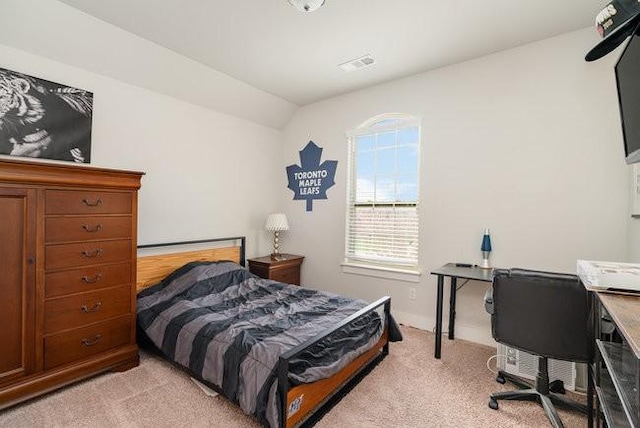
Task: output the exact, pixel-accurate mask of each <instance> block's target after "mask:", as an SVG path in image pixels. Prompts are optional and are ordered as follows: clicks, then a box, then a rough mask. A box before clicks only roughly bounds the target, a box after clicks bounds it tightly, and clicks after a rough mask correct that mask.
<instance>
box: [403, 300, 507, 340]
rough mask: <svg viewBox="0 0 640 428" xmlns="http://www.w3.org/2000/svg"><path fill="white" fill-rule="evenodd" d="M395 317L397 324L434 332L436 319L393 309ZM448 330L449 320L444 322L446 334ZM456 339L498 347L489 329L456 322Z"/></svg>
mask: <svg viewBox="0 0 640 428" xmlns="http://www.w3.org/2000/svg"><path fill="white" fill-rule="evenodd" d="M392 313H393V316H394V318H395V319H396V321H397V322H399V323H400V324H404V325H407V326H410V327H414V328H417V329H420V330H425V331H434V329H435V325H436V320H435V318H430V317H423V316H419V315H415V314H410V313H407V312H402V311H398V310H395V309H393V310H392ZM447 328H448V319H447V320H444V322H443V331H444V332H446V331H447ZM455 337H456V339H463V340H468V341H469V342H474V343H480V344H482V345H487V346H492V347H495V346H496V342H495V340H493V337H492V336H491V329H490V328H489V327H487V328H485V327H480V326H476V325H469V324H464V323H460V322H456V331H455Z"/></svg>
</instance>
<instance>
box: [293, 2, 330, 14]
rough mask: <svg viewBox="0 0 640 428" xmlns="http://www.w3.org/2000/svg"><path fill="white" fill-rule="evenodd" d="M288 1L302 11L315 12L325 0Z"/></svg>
mask: <svg viewBox="0 0 640 428" xmlns="http://www.w3.org/2000/svg"><path fill="white" fill-rule="evenodd" d="M288 2H289V4H290V5H291V6H293V7H295V8H296V9H298V10H299V11H300V12H315V11H316V10H318V9H320V6H322V5H323V4H324V0H288Z"/></svg>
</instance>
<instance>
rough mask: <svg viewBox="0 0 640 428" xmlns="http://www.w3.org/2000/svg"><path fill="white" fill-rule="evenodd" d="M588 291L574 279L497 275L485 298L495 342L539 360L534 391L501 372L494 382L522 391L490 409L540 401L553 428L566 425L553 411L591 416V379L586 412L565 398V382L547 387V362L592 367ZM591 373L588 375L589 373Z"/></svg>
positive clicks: (504, 395)
mask: <svg viewBox="0 0 640 428" xmlns="http://www.w3.org/2000/svg"><path fill="white" fill-rule="evenodd" d="M589 301H590V300H589V298H588V294H587V290H586V289H585V288H584V286H583V285H582V284H581V283H580V282H579V280H578V277H577V276H575V275H567V274H559V273H550V272H539V271H531V270H524V269H510V270H505V269H496V270H495V271H494V277H493V286H492V288H491V289H490V290H489V291H488V293H487V296H485V307H486V309H487V311H488V312H489V313H490V314H491V331H492V334H493V338H494V339H495V340H496V341H497V342H500V343H502V344H505V345H507V346H510V347H512V348H516V349H519V350H521V351H525V352H528V353H530V354H533V355H536V356H537V357H538V358H537V360H538V367H537V375H536V381H535V385H534V386H533V387H531V386H530V385H529V384H527V383H526V382H524V381H523V380H521V379H519V378H517V377H515V376H512V375H510V374H509V373H505V372H502V371H500V372H499V373H498V377H497V378H496V380H497V381H498V382H500V383H504V382H505V380H509V381H510V382H512V383H515V384H516V385H518V386H519V387H521V388H525V389H521V390H516V391H505V392H496V393H494V394H491V398H490V399H489V407H490V408H492V409H494V410H497V409H498V400H536V401H537V402H538V403H539V404H541V405H542V407H543V408H544V411H545V413H546V415H547V417H548V418H549V420H550V421H551V423H552V424H553V426H554V427H562V426H563V425H562V421H561V420H560V417H559V416H558V413H557V411H556V409H555V406H554V405H561V406H568V407H569V408H571V409H573V410H577V411H581V412H584V413H587V412H588V413H587V414H588V415H591V414H592V410H593V401H592V400H593V398H592V394H591V392H592V388H593V381H592V379H591V375H590V374H589V375H588V391H587V406H584V405H583V404H580V403H578V402H575V401H572V400H570V399H568V398H566V397H564V396H563V395H561V393H564V387H563V385H562V383H561V382H558V381H556V382H552V383H549V367H548V359H549V358H552V359H558V360H565V361H573V362H579V363H589V362H591V361H592V359H593V347H594V343H595V342H594V340H593V333H592V328H591V325H592V323H591V322H590V318H589V316H590V315H589V314H590V310H589ZM587 371H589V370H587Z"/></svg>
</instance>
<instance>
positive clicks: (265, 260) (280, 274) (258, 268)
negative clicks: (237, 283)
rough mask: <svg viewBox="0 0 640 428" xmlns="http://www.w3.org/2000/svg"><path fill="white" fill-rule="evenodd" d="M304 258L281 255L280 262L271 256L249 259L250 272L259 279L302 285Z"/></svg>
mask: <svg viewBox="0 0 640 428" xmlns="http://www.w3.org/2000/svg"><path fill="white" fill-rule="evenodd" d="M303 260H304V256H296V255H294V254H281V255H280V257H279V258H278V260H274V259H273V258H271V256H264V257H257V258H255V259H249V260H247V262H248V263H249V270H250V271H251V273H253V274H255V275H258V276H259V277H262V278H266V279H272V280H274V281H278V282H285V283H287V284H295V285H300V265H302V261H303Z"/></svg>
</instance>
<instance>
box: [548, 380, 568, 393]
mask: <svg viewBox="0 0 640 428" xmlns="http://www.w3.org/2000/svg"><path fill="white" fill-rule="evenodd" d="M549 391H551V392H555V393H556V394H564V393H566V392H567V391H565V389H564V382H562V381H561V380H554V381H553V382H551V383H549Z"/></svg>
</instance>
